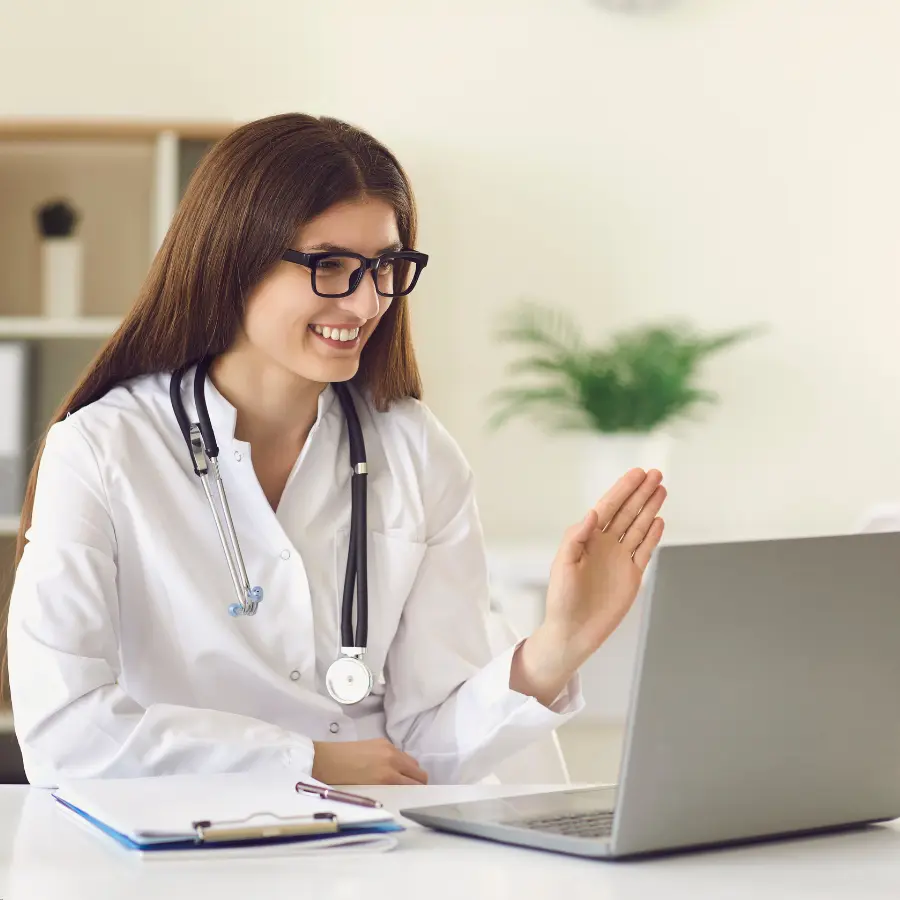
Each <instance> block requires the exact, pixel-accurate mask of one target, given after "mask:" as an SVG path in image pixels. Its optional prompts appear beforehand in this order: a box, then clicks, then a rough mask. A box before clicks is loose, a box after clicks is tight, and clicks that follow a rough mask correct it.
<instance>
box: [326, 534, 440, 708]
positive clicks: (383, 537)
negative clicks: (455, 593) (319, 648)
mask: <svg viewBox="0 0 900 900" xmlns="http://www.w3.org/2000/svg"><path fill="white" fill-rule="evenodd" d="M348 539H349V530H348V529H346V528H342V529H340V530H339V531H338V533H337V535H336V545H335V586H336V590H335V598H334V602H335V604H336V613H337V622H338V623H340V620H341V597H342V592H343V586H344V576H345V573H346V565H347V545H348ZM366 549H367V554H366V555H367V561H368V583H369V591H368V596H369V603H368V606H369V640H368V649H367V651H366V663H367V665H368V666H369V668H370V669H371V671H372V674H373V675H374V677H375V688H374V692H375V693H376V694H381V693H384V663H385V659H386V658H387V653H388V649H389V648H390V646H391V642H392V641H393V639H394V635H395V634H396V633H397V627H398V626H399V624H400V616H401V615H402V614H403V607H404V606H405V605H406V601H407V599H408V598H409V595H410V592H411V590H412V587H413V584H414V583H415V580H416V576H417V575H418V573H419V567H420V566H421V565H422V560H423V559H424V557H425V550H426V545H425V544H423V543H420V542H418V541H412V540H410V539H409V538H408V537H406V536H405V534H404V533H402V532H380V531H369V532H368V533H367V542H366ZM356 610H357V607H356V606H354V627H355V623H356ZM337 640H338V645H340V624H338V634H337Z"/></svg>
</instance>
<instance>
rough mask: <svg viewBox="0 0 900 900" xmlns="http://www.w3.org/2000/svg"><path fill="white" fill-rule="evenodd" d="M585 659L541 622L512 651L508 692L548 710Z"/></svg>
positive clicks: (560, 633) (567, 640) (565, 637)
mask: <svg viewBox="0 0 900 900" xmlns="http://www.w3.org/2000/svg"><path fill="white" fill-rule="evenodd" d="M585 659H586V656H583V654H582V652H581V651H579V650H578V649H577V642H576V641H574V640H572V639H571V638H568V637H567V636H566V635H565V634H563V633H562V632H560V631H559V630H558V629H556V628H554V627H553V625H552V624H550V623H548V622H546V621H545V622H544V623H543V624H541V625H540V626H539V627H538V628H537V629H536V630H535V632H534V633H533V634H532V635H531V637H529V638H527V639H526V640H525V641H523V642H522V643H521V644H520V645H519V646H518V648H517V649H516V652H515V654H514V655H513V660H512V666H511V668H510V676H509V686H510V689H511V690H514V691H516V692H517V693H520V694H525V695H526V696H529V697H534V698H535V699H536V700H537V701H538V702H539V703H541V704H543V705H544V706H547V707H549V706H550V705H551V704H552V703H553V701H554V700H556V698H557V697H558V696H559V695H560V693H562V690H563V688H565V686H566V685H567V684H568V683H569V681H571V679H572V677H573V676H574V675H575V673H576V672H577V671H578V668H579V667H580V666H581V664H582V663H583V662H584V661H585Z"/></svg>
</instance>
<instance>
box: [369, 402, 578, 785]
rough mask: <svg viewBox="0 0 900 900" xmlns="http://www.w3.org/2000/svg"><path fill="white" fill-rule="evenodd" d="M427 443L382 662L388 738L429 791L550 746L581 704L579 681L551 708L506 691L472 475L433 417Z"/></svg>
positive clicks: (508, 659)
mask: <svg viewBox="0 0 900 900" xmlns="http://www.w3.org/2000/svg"><path fill="white" fill-rule="evenodd" d="M426 413H427V411H426ZM424 441H425V446H424V447H423V451H422V452H423V459H424V460H425V461H426V462H425V465H426V467H427V470H426V473H425V478H424V482H425V484H426V488H425V510H426V518H427V522H426V529H427V532H428V534H427V537H426V551H425V555H424V558H423V561H422V564H421V567H420V569H419V572H418V575H417V578H416V581H415V583H414V585H413V588H412V591H411V593H410V596H409V597H408V599H407V601H406V605H405V607H404V611H403V614H402V616H401V620H400V625H399V628H398V631H397V634H396V636H395V638H394V641H393V642H392V645H391V648H390V650H389V652H388V656H387V662H386V672H385V675H386V691H385V711H386V716H387V729H388V735H389V737H390V738H391V740H392V741H393V742H394V744H396V745H397V746H399V747H401V748H402V749H403V750H404V751H406V752H407V753H409V754H411V755H412V756H413V757H415V758H416V759H417V760H418V762H419V764H420V765H421V766H422V767H423V768H424V769H425V770H426V771H427V772H428V775H429V779H430V780H431V781H432V782H435V783H443V784H449V783H465V782H473V781H478V780H480V779H482V778H484V777H486V776H488V775H490V774H491V773H492V770H493V767H495V766H496V765H497V764H498V763H500V762H501V761H503V760H504V759H506V758H507V757H508V756H511V755H512V754H514V753H516V752H517V751H519V750H521V749H523V747H525V746H526V745H528V744H529V743H531V742H533V741H535V740H537V739H539V738H541V737H546V736H548V735H549V733H550V732H551V731H552V730H553V729H555V728H557V727H559V726H560V725H561V724H563V723H564V722H566V721H567V720H568V719H570V718H571V717H572V716H574V715H575V714H576V713H577V712H579V711H580V710H581V709H582V708H583V707H584V699H583V697H582V695H581V684H580V679H579V676H578V675H577V674H576V675H575V676H574V677H573V679H572V680H571V681H570V682H569V684H568V685H567V686H566V687H565V688H564V690H563V691H562V693H561V694H560V696H559V697H557V698H556V700H555V701H554V703H552V704H551V706H550V707H549V708H548V707H545V706H543V705H542V704H541V703H540V702H539V701H538V700H536V699H535V698H533V697H527V696H525V695H524V694H520V693H517V692H515V691H513V690H511V689H510V687H509V680H510V668H511V664H512V658H513V654H514V653H515V650H516V645H515V643H514V640H515V639H514V638H513V639H512V640H511V641H510V646H508V647H506V648H505V649H503V650H502V651H500V652H498V650H499V648H497V647H496V646H495V647H494V648H491V646H490V639H489V630H488V618H487V617H488V616H489V615H494V613H491V612H490V598H489V586H488V573H487V561H486V558H485V551H484V540H483V535H482V529H481V523H480V520H479V515H478V509H477V505H476V501H475V493H474V486H473V477H472V473H471V471H470V469H469V467H468V465H467V463H466V461H465V459H464V458H463V456H462V454H461V452H460V451H459V449H458V447H457V445H456V444H455V442H454V441H453V440H452V438H450V436H449V435H448V434H447V433H446V432H445V431H444V430H443V429H442V428H441V426H440V425H439V424H438V423H437V421H436V420H435V419H434V418H433V417H432V416H431V415H430V413H427V417H426V428H425V438H424ZM495 653H496V654H497V655H496V656H495V655H494V654H495ZM492 657H493V658H492Z"/></svg>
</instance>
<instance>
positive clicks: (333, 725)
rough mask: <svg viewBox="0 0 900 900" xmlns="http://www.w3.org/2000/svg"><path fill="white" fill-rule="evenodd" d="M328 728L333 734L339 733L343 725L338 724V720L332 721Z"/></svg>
mask: <svg viewBox="0 0 900 900" xmlns="http://www.w3.org/2000/svg"><path fill="white" fill-rule="evenodd" d="M328 730H329V731H330V732H331V733H332V734H337V733H338V732H339V731H340V730H341V726H340V725H338V723H337V722H332V723H331V724H330V725H329V726H328Z"/></svg>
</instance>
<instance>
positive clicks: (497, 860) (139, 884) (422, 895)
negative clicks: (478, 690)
mask: <svg viewBox="0 0 900 900" xmlns="http://www.w3.org/2000/svg"><path fill="white" fill-rule="evenodd" d="M368 790H369V792H370V793H373V794H375V795H377V796H379V797H380V798H381V799H382V800H383V801H384V802H385V803H386V805H388V806H389V807H390V808H393V809H394V810H396V809H397V808H399V807H403V806H414V805H426V804H428V803H434V802H445V801H450V800H459V799H469V798H473V799H474V798H476V797H479V796H489V795H497V794H500V793H512V792H513V790H514V789H512V788H510V787H506V788H501V787H467V788H453V787H427V788H381V789H372V788H370V789H368ZM531 790H534V789H533V788H532V789H531ZM408 824H409V830H408V831H407V832H406V833H405V834H402V835H400V846H399V847H398V848H397V849H396V850H393V851H390V852H388V853H384V854H373V853H369V854H365V853H359V854H353V855H341V854H340V853H339V852H336V853H323V854H322V855H321V856H307V857H293V858H292V857H291V856H290V855H289V854H288V853H285V855H282V856H261V857H257V858H255V859H254V858H240V859H227V860H226V859H219V860H217V861H216V860H214V859H212V858H210V859H209V860H202V859H199V860H196V859H195V860H191V861H188V860H181V861H179V860H177V859H176V860H172V859H167V860H161V859H154V860H141V859H139V858H136V857H134V856H133V855H132V854H130V853H129V852H128V851H125V850H122V849H120V848H119V847H118V846H117V845H116V844H114V843H113V842H112V841H110V840H109V839H107V838H104V837H103V835H100V834H96V835H95V834H93V833H92V832H89V831H88V830H86V829H84V828H83V827H80V826H79V825H77V824H73V823H71V822H69V821H68V820H67V819H65V818H64V817H63V815H62V813H61V812H60V811H59V810H57V809H55V808H54V802H53V800H52V798H51V797H50V796H49V795H48V794H46V793H43V792H39V791H32V790H31V789H29V788H27V787H18V786H7V787H0V897H2V898H3V900H51V898H52V900H63V898H65V900H82V898H84V900H106V898H116V900H120V898H127V900H150V898H152V900H160V898H162V900H256V898H260V900H269V898H272V900H276V898H281V897H290V898H303V900H319V898H322V900H325V898H327V900H380V898H385V900H388V898H390V900H405V898H415V900H443V898H448V900H449V898H452V900H459V898H466V900H469V898H482V897H484V898H492V900H504V898H519V900H521V898H532V897H534V898H537V897H542V898H543V897H551V898H555V900H569V898H571V900H576V898H598V900H614V898H615V900H652V898H657V897H662V898H671V900H704V898H717V900H719V898H728V900H759V898H765V900H781V898H791V900H803V898H815V900H823V898H836V897H841V898H848V900H849V898H852V900H869V898H875V897H877V898H884V900H887V898H891V900H896V898H897V897H898V896H900V824H892V825H889V826H879V827H877V828H872V829H868V830H866V831H864V832H852V833H848V834H843V835H831V836H828V837H818V838H808V839H798V840H792V841H786V842H779V843H770V844H761V845H755V846H748V847H739V848H731V849H728V850H718V851H710V852H703V853H694V854H683V855H679V856H670V857H664V858H657V859H654V860H645V861H640V862H629V863H623V862H619V863H606V862H594V861H589V860H581V859H576V858H574V857H566V856H560V855H556V854H550V853H543V852H538V851H532V850H525V849H520V848H517V847H510V846H504V845H502V844H494V843H489V842H486V841H476V840H473V839H471V838H462V837H455V836H452V835H443V834H438V833H436V832H432V831H429V830H427V829H421V828H418V827H417V826H414V825H413V824H412V823H408Z"/></svg>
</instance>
